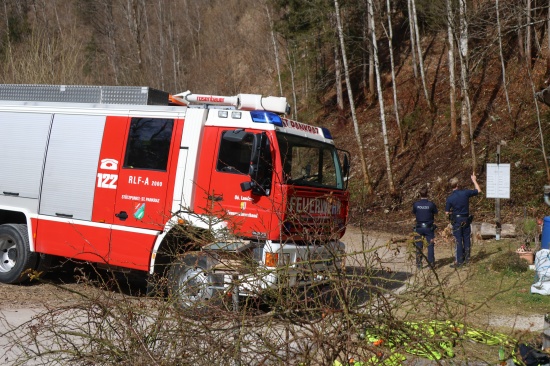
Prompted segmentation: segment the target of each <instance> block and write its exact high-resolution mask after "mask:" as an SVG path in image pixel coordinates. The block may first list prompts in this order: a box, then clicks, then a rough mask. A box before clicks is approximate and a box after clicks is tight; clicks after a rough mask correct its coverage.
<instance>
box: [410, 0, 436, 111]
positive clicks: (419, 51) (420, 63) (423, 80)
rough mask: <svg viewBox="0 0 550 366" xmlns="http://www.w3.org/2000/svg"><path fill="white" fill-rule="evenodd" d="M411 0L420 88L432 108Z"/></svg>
mask: <svg viewBox="0 0 550 366" xmlns="http://www.w3.org/2000/svg"><path fill="white" fill-rule="evenodd" d="M410 1H411V8H412V12H413V27H414V34H415V38H416V49H417V52H418V69H419V70H420V79H421V81H422V89H423V90H424V97H425V98H426V102H427V103H428V107H429V108H430V109H431V108H432V102H431V99H430V96H429V94H428V87H427V86H426V75H425V74H424V56H422V45H421V43H420V31H419V30H418V20H417V18H416V3H415V0H410Z"/></svg>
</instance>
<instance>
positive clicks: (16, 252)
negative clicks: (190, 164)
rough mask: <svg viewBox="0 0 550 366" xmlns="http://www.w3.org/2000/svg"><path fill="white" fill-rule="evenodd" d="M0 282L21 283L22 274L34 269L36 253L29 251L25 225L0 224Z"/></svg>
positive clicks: (23, 278) (22, 279)
mask: <svg viewBox="0 0 550 366" xmlns="http://www.w3.org/2000/svg"><path fill="white" fill-rule="evenodd" d="M0 256H1V258H0V282H1V283H21V282H23V281H25V279H26V278H25V277H23V276H22V274H23V273H24V272H25V271H27V270H29V269H34V268H35V266H36V260H37V255H36V253H34V252H31V250H30V245H29V234H28V232H27V225H24V224H4V225H0Z"/></svg>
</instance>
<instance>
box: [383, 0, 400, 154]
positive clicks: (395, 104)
mask: <svg viewBox="0 0 550 366" xmlns="http://www.w3.org/2000/svg"><path fill="white" fill-rule="evenodd" d="M386 7H387V11H388V31H387V32H386V36H387V38H388V49H389V50H390V67H391V84H392V90H393V108H394V112H395V122H396V123H397V130H398V132H399V147H400V149H401V150H404V149H405V139H404V138H403V129H402V128H401V120H400V118H399V104H398V102H397V85H396V83H395V63H394V59H393V28H392V22H391V7H390V0H386ZM382 24H384V23H382ZM378 92H379V93H380V90H379V91H378Z"/></svg>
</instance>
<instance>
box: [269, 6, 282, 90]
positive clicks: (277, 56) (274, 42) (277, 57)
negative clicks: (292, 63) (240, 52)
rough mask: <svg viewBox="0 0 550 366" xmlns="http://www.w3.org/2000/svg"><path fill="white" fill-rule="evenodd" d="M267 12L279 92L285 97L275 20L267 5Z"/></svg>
mask: <svg viewBox="0 0 550 366" xmlns="http://www.w3.org/2000/svg"><path fill="white" fill-rule="evenodd" d="M265 12H266V13H267V20H268V22H269V29H270V30H271V42H272V43H273V53H274V56H275V66H276V67H277V78H278V80H279V92H280V93H281V94H280V95H283V82H282V81H281V66H280V65H279V50H278V48H277V39H276V38H275V27H274V25H273V20H272V19H271V13H270V12H269V7H268V5H267V4H265Z"/></svg>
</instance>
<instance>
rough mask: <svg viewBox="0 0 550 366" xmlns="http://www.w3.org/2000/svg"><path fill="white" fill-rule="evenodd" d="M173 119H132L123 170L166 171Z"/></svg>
mask: <svg viewBox="0 0 550 366" xmlns="http://www.w3.org/2000/svg"><path fill="white" fill-rule="evenodd" d="M173 128H174V120H173V119H162V118H138V117H134V118H132V121H131V123H130V133H129V135H128V143H127V145H126V154H125V156H124V168H130V169H151V170H164V171H165V170H166V167H167V165H168V154H169V152H170V141H171V140H172V130H173Z"/></svg>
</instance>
